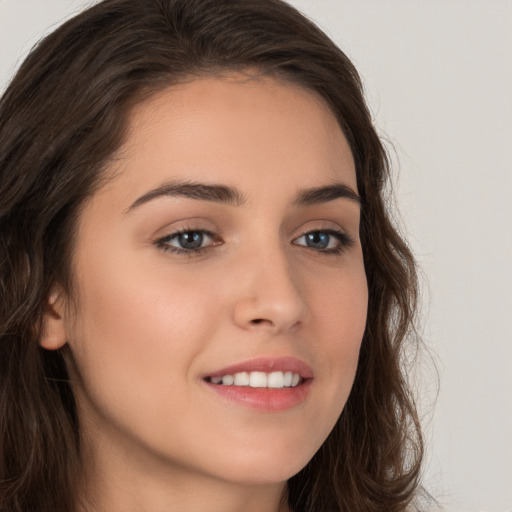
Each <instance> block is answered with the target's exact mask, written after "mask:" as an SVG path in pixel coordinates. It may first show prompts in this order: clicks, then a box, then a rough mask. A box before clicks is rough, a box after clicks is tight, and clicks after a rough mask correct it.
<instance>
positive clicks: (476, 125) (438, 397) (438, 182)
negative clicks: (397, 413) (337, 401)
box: [0, 0, 512, 512]
mask: <svg viewBox="0 0 512 512" xmlns="http://www.w3.org/2000/svg"><path fill="white" fill-rule="evenodd" d="M291 3H292V4H293V5H295V6H297V7H298V8H300V9H301V10H302V11H303V12H304V13H306V14H307V15H308V16H310V17H311V18H312V19H314V20H315V21H316V22H317V23H318V24H319V25H320V26H321V27H322V28H323V29H324V30H326V31H327V33H328V34H329V35H330V36H331V37H332V38H333V39H334V40H335V41H336V42H337V43H338V44H339V45H340V46H341V48H342V49H343V50H344V51H345V52H346V53H347V54H348V55H349V57H351V58H352V60H353V61H354V63H355V65H356V67H357V68H358V69H359V71H360V73H361V75H362V77H363V80H364V83H365V87H366V92H367V97H368V101H369V103H370V106H371V109H372V112H373V114H374V116H375V121H376V124H377V126H378V128H379V131H380V133H381V134H382V136H383V137H384V138H385V140H386V141H387V145H388V147H389V149H390V153H391V155H392V157H393V162H394V172H395V174H394V187H395V193H396V196H397V200H398V205H399V209H400V213H401V217H402V222H403V229H404V231H405V233H406V235H407V237H408V239H409V241H410V243H411V246H412V248H413V250H414V252H415V254H416V256H417V258H418V261H419V263H420V266H421V268H422V275H423V276H424V279H423V281H424V282H423V299H422V302H423V309H422V324H423V337H424V340H425V343H426V345H427V347H428V349H429V350H430V351H431V353H432V355H433V359H434V361H435V364H436V365H437V370H438V373H439V382H440V386H439V392H438V385H437V376H436V372H435V371H434V369H433V366H432V364H431V362H430V359H429V357H426V356H424V357H423V359H422V360H421V363H420V367H419V368H420V371H419V373H418V375H417V376H416V379H417V383H418V389H419V390H420V392H421V404H420V405H421V407H422V415H423V416H424V423H425V427H426V435H427V442H428V456H427V465H426V468H425V475H424V482H425V485H426V487H427V488H428V489H429V490H430V491H431V493H432V494H433V495H434V496H435V497H436V498H437V499H438V500H439V502H440V503H441V504H442V505H444V506H445V509H446V510H448V511H449V512H459V511H460V512H462V511H464V512H480V511H487V512H510V511H512V271H511V269H512V1H511V0H428V1H427V0H423V1H420V0H293V1H291ZM84 5H86V2H84V1H83V0H0V88H1V89H3V88H4V86H5V84H6V83H7V82H8V80H9V78H10V77H11V76H12V74H13V73H14V71H15V69H16V67H17V66H18V65H19V64H20V63H21V60H22V58H23V56H24V55H25V54H26V53H27V51H28V50H29V49H30V48H31V46H32V45H33V44H35V43H36V42H37V41H38V39H40V38H41V36H42V35H43V34H45V33H47V32H48V31H49V30H51V29H52V28H55V27H56V26H58V25H59V24H60V23H61V22H62V21H63V20H64V19H65V18H67V17H69V16H70V15H71V14H73V13H76V12H78V11H79V10H80V8H81V7H83V6H84ZM434 402H435V408H433V404H434Z"/></svg>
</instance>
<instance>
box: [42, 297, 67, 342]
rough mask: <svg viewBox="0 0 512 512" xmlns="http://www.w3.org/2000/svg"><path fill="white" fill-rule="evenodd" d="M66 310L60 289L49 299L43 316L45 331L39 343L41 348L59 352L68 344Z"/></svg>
mask: <svg viewBox="0 0 512 512" xmlns="http://www.w3.org/2000/svg"><path fill="white" fill-rule="evenodd" d="M64 310H65V308H64V301H63V293H62V290H61V289H60V288H59V289H58V290H57V289H56V290H54V291H53V292H52V293H51V294H50V295H49V297H48V301H47V304H46V310H45V312H44V316H43V330H42V333H41V339H40V341H39V344H40V345H41V347H43V348H45V349H47V350H57V349H59V348H62V347H63V346H64V345H65V344H66V342H67V336H66V329H65V325H64Z"/></svg>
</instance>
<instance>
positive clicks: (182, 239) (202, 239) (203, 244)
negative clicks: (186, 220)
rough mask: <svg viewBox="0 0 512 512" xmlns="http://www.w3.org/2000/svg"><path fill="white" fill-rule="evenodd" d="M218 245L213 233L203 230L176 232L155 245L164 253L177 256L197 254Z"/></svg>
mask: <svg viewBox="0 0 512 512" xmlns="http://www.w3.org/2000/svg"><path fill="white" fill-rule="evenodd" d="M219 243H220V241H219V240H216V239H215V235H214V234H213V233H211V232H210V231H206V230H203V229H197V230H182V231H177V232H175V233H171V234H170V235H167V236H165V237H163V238H160V239H159V240H157V241H156V245H157V246H158V247H160V248H162V249H163V250H164V251H166V252H167V251H169V252H174V253H178V254H180V253H189V254H191V253H196V254H197V253H198V252H201V251H203V250H205V249H207V248H208V247H210V246H212V245H218V244H219Z"/></svg>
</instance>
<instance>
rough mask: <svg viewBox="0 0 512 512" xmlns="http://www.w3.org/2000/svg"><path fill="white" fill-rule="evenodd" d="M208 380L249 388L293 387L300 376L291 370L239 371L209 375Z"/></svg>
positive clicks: (213, 382) (298, 381) (299, 380)
mask: <svg viewBox="0 0 512 512" xmlns="http://www.w3.org/2000/svg"><path fill="white" fill-rule="evenodd" d="M208 380H209V382H211V383H212V384H220V385H222V386H244V387H251V388H273V389H279V388H294V387H295V386H298V385H299V384H300V382H301V380H302V379H301V376H300V375H299V374H298V373H293V372H281V371H278V372H270V373H266V372H239V373H235V374H234V375H223V376H217V377H210V378H209V379H208Z"/></svg>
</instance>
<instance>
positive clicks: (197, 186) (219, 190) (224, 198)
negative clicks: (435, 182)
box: [126, 181, 361, 213]
mask: <svg viewBox="0 0 512 512" xmlns="http://www.w3.org/2000/svg"><path fill="white" fill-rule="evenodd" d="M161 197H185V198H188V199H196V200H198V201H212V202H215V203H223V204H230V205H233V206H242V205H244V204H246V203H247V198H246V197H245V196H244V194H242V193H241V192H240V191H239V190H237V189H236V188H234V187H229V186H226V185H215V184H206V183H195V182H189V181H186V182H183V181H172V182H169V183H165V184H163V185H161V186H159V187H157V188H155V189H153V190H150V191H149V192H146V193H145V194H143V195H142V196H140V197H139V198H137V199H136V200H135V201H134V202H133V203H132V204H131V205H130V207H129V208H128V209H127V210H126V213H128V212H131V211H132V210H134V209H135V208H137V207H138V206H141V205H143V204H145V203H148V202H149V201H152V200H153V199H157V198H161ZM340 198H344V199H349V200H351V201H353V202H355V203H357V204H358V205H360V204H361V198H360V197H359V195H358V194H357V193H356V192H355V191H354V190H352V188H350V187H348V186H347V185H344V184H342V183H334V184H332V185H327V186H323V187H314V188H308V189H305V190H301V191H300V192H299V193H298V194H297V197H296V198H295V200H294V204H295V205H296V206H311V205H315V204H322V203H328V202H330V201H334V200H335V199H340Z"/></svg>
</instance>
